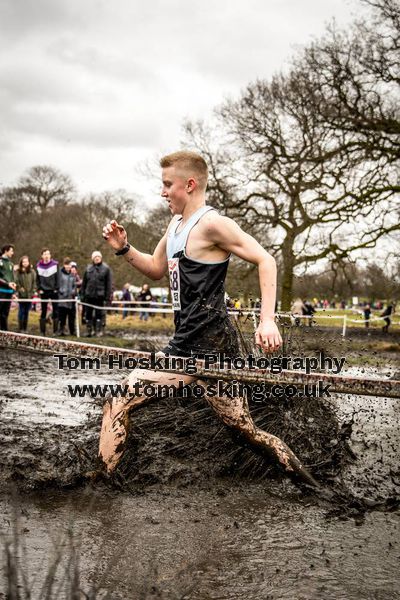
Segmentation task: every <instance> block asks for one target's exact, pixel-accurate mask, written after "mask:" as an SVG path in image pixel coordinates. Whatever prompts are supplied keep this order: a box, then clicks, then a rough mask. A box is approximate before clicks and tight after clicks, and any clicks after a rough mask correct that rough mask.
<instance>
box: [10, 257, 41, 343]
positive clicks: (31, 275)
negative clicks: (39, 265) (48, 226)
mask: <svg viewBox="0 0 400 600" xmlns="http://www.w3.org/2000/svg"><path fill="white" fill-rule="evenodd" d="M15 283H16V284H17V293H18V298H20V300H25V302H20V303H19V305H18V331H21V332H24V331H25V332H26V331H27V329H28V319H29V311H30V310H31V307H32V302H27V300H32V297H33V294H34V293H35V291H36V272H35V270H34V268H33V266H32V265H31V261H30V260H29V256H26V255H25V256H23V257H22V258H21V260H20V261H19V265H18V269H17V270H16V273H15Z"/></svg>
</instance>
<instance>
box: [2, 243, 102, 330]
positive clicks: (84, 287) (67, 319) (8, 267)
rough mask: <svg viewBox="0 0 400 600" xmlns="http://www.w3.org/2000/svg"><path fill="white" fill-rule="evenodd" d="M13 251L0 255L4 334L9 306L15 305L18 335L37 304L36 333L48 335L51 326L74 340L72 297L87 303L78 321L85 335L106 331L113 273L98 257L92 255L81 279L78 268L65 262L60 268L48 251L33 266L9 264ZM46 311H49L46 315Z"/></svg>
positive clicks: (5, 248)
mask: <svg viewBox="0 0 400 600" xmlns="http://www.w3.org/2000/svg"><path fill="white" fill-rule="evenodd" d="M13 256H14V246H13V245H12V244H5V245H4V246H3V247H2V248H1V256H0V329H1V330H3V331H7V330H8V316H9V312H10V308H11V302H12V301H13V300H15V299H17V300H18V301H19V304H18V331H20V332H23V333H24V332H26V331H27V330H28V320H29V313H30V311H31V309H32V308H33V307H34V306H35V305H36V303H37V302H40V321H39V323H40V325H39V327H40V333H41V335H46V328H47V325H48V324H49V323H50V322H51V321H52V325H53V333H54V334H55V335H59V336H64V335H66V328H67V327H68V331H69V334H70V335H76V318H77V315H76V298H78V297H79V299H80V301H81V302H84V303H85V306H83V309H84V310H83V312H82V321H83V323H86V326H87V332H86V335H87V336H91V335H93V334H96V335H102V333H103V330H104V326H105V314H104V313H105V311H104V306H106V305H107V304H109V303H110V302H111V300H112V291H113V290H112V274H111V269H110V267H109V266H108V265H107V264H106V263H104V262H103V258H102V255H101V252H99V251H98V250H95V251H94V252H93V253H92V262H91V264H89V265H88V266H87V267H86V270H85V272H84V275H83V278H81V277H80V275H79V272H78V268H77V263H76V262H74V261H73V260H71V259H70V258H69V257H65V258H64V260H63V261H62V266H60V263H59V262H58V261H57V260H55V259H53V258H52V256H51V252H50V250H49V248H43V249H42V252H41V258H40V260H39V261H38V262H37V264H36V266H35V267H34V266H33V265H32V263H31V260H30V258H29V256H27V255H24V256H22V257H21V259H20V261H19V263H18V265H16V266H14V263H13V261H12V259H13ZM49 309H50V310H49Z"/></svg>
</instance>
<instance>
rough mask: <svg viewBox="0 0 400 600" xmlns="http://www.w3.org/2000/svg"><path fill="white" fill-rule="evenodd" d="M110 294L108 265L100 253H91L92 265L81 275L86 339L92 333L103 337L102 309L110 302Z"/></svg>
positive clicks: (110, 276) (109, 270) (110, 284)
mask: <svg viewBox="0 0 400 600" xmlns="http://www.w3.org/2000/svg"><path fill="white" fill-rule="evenodd" d="M111 294H112V275H111V269H110V267H109V266H108V265H106V264H105V263H103V257H102V254H101V252H99V251H98V250H95V251H94V252H93V253H92V264H91V265H88V266H87V268H86V271H85V273H84V275H83V280H82V288H81V297H82V301H83V302H84V303H85V304H86V307H85V316H86V327H87V333H86V336H87V337H91V336H92V333H93V332H95V335H97V336H99V337H101V336H102V335H103V313H104V310H102V307H104V305H105V304H106V303H108V302H109V301H110V298H111Z"/></svg>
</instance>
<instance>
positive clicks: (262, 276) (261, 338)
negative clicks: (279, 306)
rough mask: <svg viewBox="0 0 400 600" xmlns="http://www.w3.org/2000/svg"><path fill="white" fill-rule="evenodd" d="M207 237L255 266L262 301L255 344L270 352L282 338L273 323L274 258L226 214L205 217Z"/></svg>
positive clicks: (278, 344)
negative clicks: (210, 217)
mask: <svg viewBox="0 0 400 600" xmlns="http://www.w3.org/2000/svg"><path fill="white" fill-rule="evenodd" d="M207 236H208V238H209V239H210V241H212V242H213V243H214V244H215V245H216V246H218V247H219V248H222V249H224V250H226V251H227V252H232V254H235V255H236V256H238V257H239V258H242V259H243V260H246V261H248V262H250V263H252V264H255V265H257V267H258V273H259V280H260V291H261V299H262V300H261V313H260V324H259V326H258V328H257V331H256V343H257V344H258V345H259V346H261V347H262V348H263V349H264V350H270V351H271V350H275V349H277V348H279V347H280V346H281V345H282V338H281V335H280V333H279V330H278V327H277V326H276V324H275V302H276V262H275V259H274V258H273V256H271V254H269V253H268V252H267V251H266V250H265V249H264V248H263V247H262V246H261V245H260V244H259V243H258V242H257V240H255V239H254V238H253V237H252V236H251V235H249V234H248V233H245V232H244V231H243V230H242V229H241V228H240V227H239V225H238V224H237V223H235V221H233V220H232V219H230V218H228V217H223V216H221V215H218V216H217V217H216V216H215V215H213V218H212V219H208V220H207Z"/></svg>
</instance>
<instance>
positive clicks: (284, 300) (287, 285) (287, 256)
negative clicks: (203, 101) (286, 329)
mask: <svg viewBox="0 0 400 600" xmlns="http://www.w3.org/2000/svg"><path fill="white" fill-rule="evenodd" d="M293 243H294V237H293V236H287V237H286V239H285V241H284V242H283V245H282V259H283V261H282V262H283V273H282V275H281V282H282V293H281V310H282V311H289V310H290V307H291V304H292V295H293V278H294V274H293V270H294V265H295V256H294V253H293Z"/></svg>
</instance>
